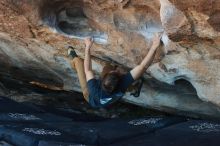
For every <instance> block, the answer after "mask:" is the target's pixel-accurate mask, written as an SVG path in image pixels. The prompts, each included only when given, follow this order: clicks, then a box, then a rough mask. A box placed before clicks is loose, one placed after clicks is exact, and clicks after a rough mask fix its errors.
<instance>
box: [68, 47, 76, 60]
mask: <svg viewBox="0 0 220 146" xmlns="http://www.w3.org/2000/svg"><path fill="white" fill-rule="evenodd" d="M67 55H68V56H69V57H70V58H72V59H73V58H75V57H78V55H77V54H76V52H75V50H74V48H73V47H71V46H69V47H68V52H67Z"/></svg>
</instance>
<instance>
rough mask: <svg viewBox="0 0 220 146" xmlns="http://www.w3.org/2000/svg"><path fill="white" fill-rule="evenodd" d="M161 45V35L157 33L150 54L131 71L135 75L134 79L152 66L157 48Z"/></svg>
mask: <svg viewBox="0 0 220 146" xmlns="http://www.w3.org/2000/svg"><path fill="white" fill-rule="evenodd" d="M159 45H160V35H159V34H155V36H154V39H153V45H152V46H151V48H150V50H149V52H148V54H147V55H146V56H145V58H144V59H143V61H142V62H141V63H140V64H139V65H138V66H136V67H135V68H133V69H132V70H131V71H130V73H131V76H132V77H133V79H134V80H137V79H138V78H140V77H141V76H142V74H143V73H144V71H145V70H147V68H148V67H149V66H150V64H151V63H152V61H153V59H154V56H155V54H156V50H157V48H158V47H159Z"/></svg>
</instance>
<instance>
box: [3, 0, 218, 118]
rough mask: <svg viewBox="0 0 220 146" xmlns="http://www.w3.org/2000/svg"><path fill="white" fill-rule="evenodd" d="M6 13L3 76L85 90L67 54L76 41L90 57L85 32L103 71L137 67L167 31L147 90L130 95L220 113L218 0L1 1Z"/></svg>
mask: <svg viewBox="0 0 220 146" xmlns="http://www.w3.org/2000/svg"><path fill="white" fill-rule="evenodd" d="M0 20H1V23H0V31H1V33H0V56H1V58H0V60H1V61H0V63H1V69H0V73H1V76H7V77H10V78H13V79H15V80H18V81H24V82H29V83H32V84H38V85H41V86H45V87H47V88H52V89H56V90H59V89H64V90H77V91H79V90H80V88H79V85H78V82H76V81H77V77H76V73H75V71H74V70H72V69H71V67H70V64H69V60H68V58H66V57H65V56H66V54H65V53H66V49H67V47H68V46H69V45H72V46H74V47H75V48H76V50H77V53H78V54H79V55H80V56H81V57H82V58H83V57H84V45H83V42H82V41H81V39H83V38H84V37H85V36H88V35H89V36H93V37H94V39H95V42H96V43H95V45H94V47H93V51H92V55H93V56H94V59H93V61H94V66H93V67H94V70H95V71H96V73H97V74H100V72H101V70H102V67H103V65H104V64H105V63H106V62H112V63H114V64H118V65H120V66H122V67H124V68H126V69H129V68H132V67H135V66H136V65H137V64H138V63H140V61H141V60H142V59H143V58H144V56H145V55H146V54H147V52H148V50H149V48H150V46H151V44H152V37H153V34H154V33H155V32H161V33H163V37H162V40H163V45H161V47H160V49H159V50H158V52H157V55H156V58H155V60H154V63H153V64H152V65H151V66H150V68H149V69H148V70H147V71H146V73H145V75H144V77H145V79H146V81H145V84H144V86H143V89H142V92H141V95H140V97H139V98H133V97H131V96H130V95H129V93H128V95H126V96H125V98H124V100H126V101H128V102H131V103H134V104H137V105H141V106H144V107H148V108H154V109H159V110H165V111H167V112H175V113H179V114H187V113H188V114H189V115H205V116H213V117H220V116H219V115H220V108H219V107H220V90H219V88H220V77H219V75H220V60H219V59H220V1H219V0H212V1H207V0H196V1H189V0H185V1H181V0H175V1H174V0H170V1H168V0H150V1H144V0H118V1H110V0H109V1H107V0H84V1H83V0H74V1H71V0H56V1H49V0H36V1H34V0H20V1H15V0H2V1H1V3H0Z"/></svg>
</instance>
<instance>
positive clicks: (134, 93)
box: [130, 78, 144, 97]
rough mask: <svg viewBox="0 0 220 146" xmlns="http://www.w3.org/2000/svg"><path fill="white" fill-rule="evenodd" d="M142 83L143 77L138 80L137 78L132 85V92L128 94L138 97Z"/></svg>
mask: <svg viewBox="0 0 220 146" xmlns="http://www.w3.org/2000/svg"><path fill="white" fill-rule="evenodd" d="M143 83H144V79H143V78H140V79H139V80H137V82H136V83H134V85H132V86H134V87H135V88H134V89H135V90H134V92H132V93H131V94H130V95H132V96H134V97H139V96H140V93H141V88H142V86H143Z"/></svg>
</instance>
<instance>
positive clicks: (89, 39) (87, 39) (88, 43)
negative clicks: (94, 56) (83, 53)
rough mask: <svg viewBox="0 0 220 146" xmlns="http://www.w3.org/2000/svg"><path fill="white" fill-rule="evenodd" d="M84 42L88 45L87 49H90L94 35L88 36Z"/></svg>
mask: <svg viewBox="0 0 220 146" xmlns="http://www.w3.org/2000/svg"><path fill="white" fill-rule="evenodd" d="M84 42H85V45H86V49H90V48H91V47H92V44H93V39H92V37H87V38H85V40H84Z"/></svg>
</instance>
